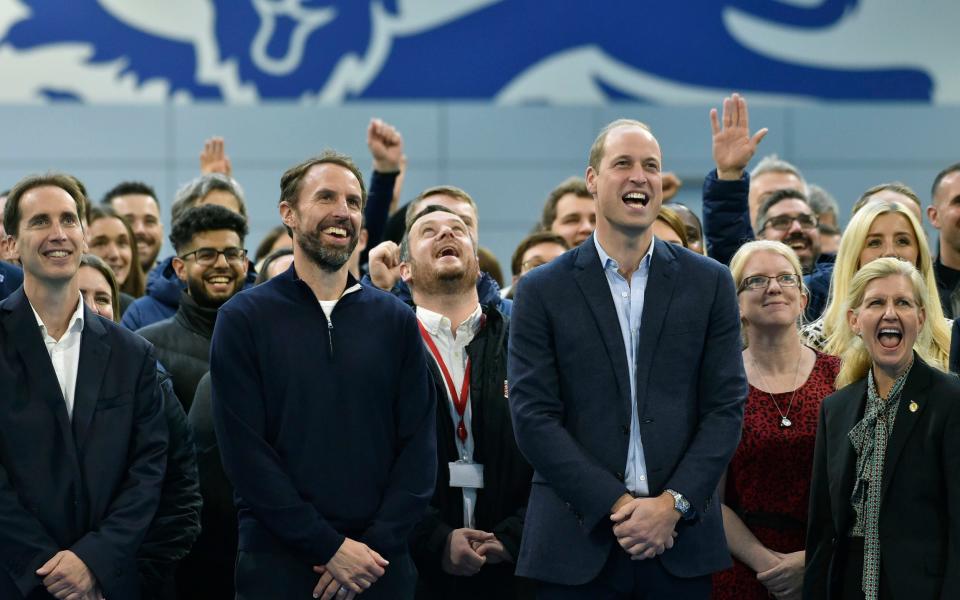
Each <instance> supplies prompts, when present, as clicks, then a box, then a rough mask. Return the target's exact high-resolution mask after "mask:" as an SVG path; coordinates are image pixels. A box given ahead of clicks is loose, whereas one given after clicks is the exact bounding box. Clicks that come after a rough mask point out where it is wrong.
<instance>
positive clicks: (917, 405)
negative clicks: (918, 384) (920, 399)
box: [908, 400, 920, 412]
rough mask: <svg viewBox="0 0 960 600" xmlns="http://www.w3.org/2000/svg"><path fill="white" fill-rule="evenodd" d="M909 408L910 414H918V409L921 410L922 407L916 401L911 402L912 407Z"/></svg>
mask: <svg viewBox="0 0 960 600" xmlns="http://www.w3.org/2000/svg"><path fill="white" fill-rule="evenodd" d="M908 408H909V409H910V412H917V409H918V408H920V405H919V404H917V403H916V402H915V401H913V400H911V401H910V406H909V407H908Z"/></svg>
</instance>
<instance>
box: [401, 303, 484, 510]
mask: <svg viewBox="0 0 960 600" xmlns="http://www.w3.org/2000/svg"><path fill="white" fill-rule="evenodd" d="M482 317H483V311H481V310H480V305H479V304H478V305H477V308H476V310H474V311H473V313H471V314H470V316H469V317H467V318H466V319H465V320H464V321H463V323H461V324H460V326H459V327H457V335H456V336H454V335H453V332H452V331H451V330H450V326H451V322H450V319H448V318H447V317H445V316H443V315H441V314H439V313H435V312H433V311H431V310H427V309H426V308H423V307H420V306H418V307H417V319H419V320H420V323H421V324H422V325H423V328H424V329H426V330H427V333H429V334H430V338H431V339H432V340H433V343H434V344H436V346H437V350H438V351H439V352H440V356H441V357H442V358H443V362H445V363H446V365H447V369H448V370H449V371H450V377H451V379H453V385H455V386H457V392H458V393H459V391H460V386H462V385H463V376H464V372H465V371H466V368H467V358H468V357H467V346H468V345H469V344H470V342H472V341H473V338H474V337H476V335H477V332H478V331H479V330H480V320H481V318H482ZM430 354H431V356H432V355H433V353H432V352H431V353H430ZM434 361H436V358H434ZM437 367H438V368H439V367H440V365H439V364H438V365H437ZM469 385H470V384H469V382H468V383H467V389H468V393H467V407H466V408H465V409H464V411H463V425H464V427H466V428H467V439H466V441H464V442H461V441H460V438H458V437H457V436H456V431H457V425H459V424H460V415H458V414H457V409H456V407H455V406H454V403H453V401H454V399H453V398H452V397H451V396H450V391H449V390H447V384H446V381H444V382H443V389H444V390H447V393H446V397H447V409H448V410H447V412H448V413H449V415H450V420H451V422H452V423H453V431H454V442H455V443H456V445H457V454H458V455H459V456H460V458H461V459H463V460H468V461H472V460H473V408H472V402H471V401H470V394H469ZM476 505H477V490H476V489H473V488H463V526H464V527H473V526H474V512H475V509H476Z"/></svg>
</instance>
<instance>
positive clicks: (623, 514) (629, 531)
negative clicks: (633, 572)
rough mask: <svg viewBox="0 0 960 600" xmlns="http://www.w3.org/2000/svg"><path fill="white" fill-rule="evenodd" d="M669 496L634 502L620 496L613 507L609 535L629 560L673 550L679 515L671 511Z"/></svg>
mask: <svg viewBox="0 0 960 600" xmlns="http://www.w3.org/2000/svg"><path fill="white" fill-rule="evenodd" d="M673 503H674V502H673V496H671V495H669V494H667V493H664V494H663V495H660V496H657V497H655V498H634V497H632V496H630V495H629V494H624V495H623V496H621V497H620V499H619V500H617V502H616V504H614V506H613V514H611V515H610V520H611V521H613V524H614V525H613V534H614V535H615V536H616V537H617V543H618V544H620V547H621V548H623V549H624V550H626V551H627V553H628V554H629V555H630V558H631V560H645V559H648V558H653V557H655V556H659V555H661V554H663V553H664V552H665V551H667V550H669V549H670V548H673V540H674V539H675V538H676V537H677V532H676V530H675V529H674V528H675V527H676V525H677V521H679V520H680V513H678V512H677V511H676V510H675V509H674V508H673Z"/></svg>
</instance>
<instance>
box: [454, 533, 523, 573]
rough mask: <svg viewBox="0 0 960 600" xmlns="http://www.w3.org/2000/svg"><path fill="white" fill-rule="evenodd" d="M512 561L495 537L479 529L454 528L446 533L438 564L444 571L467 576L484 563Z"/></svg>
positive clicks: (475, 571) (476, 570)
mask: <svg viewBox="0 0 960 600" xmlns="http://www.w3.org/2000/svg"><path fill="white" fill-rule="evenodd" d="M500 562H513V557H512V556H511V555H510V553H509V552H508V551H507V549H506V548H504V546H503V544H502V543H501V542H500V540H498V539H497V537H496V536H495V535H494V534H492V533H489V532H487V531H480V530H479V529H468V528H462V529H454V530H453V531H451V532H450V534H449V535H447V542H446V544H445V545H444V548H443V556H442V558H441V562H440V566H441V568H443V571H444V572H445V573H449V574H450V575H460V576H465V577H469V576H471V575H476V574H477V573H479V572H480V568H481V567H483V565H486V564H491V565H494V564H497V563H500Z"/></svg>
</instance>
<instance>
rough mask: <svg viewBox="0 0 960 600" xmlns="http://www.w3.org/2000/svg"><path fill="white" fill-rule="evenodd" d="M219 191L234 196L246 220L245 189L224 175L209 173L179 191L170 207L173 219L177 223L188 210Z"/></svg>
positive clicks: (191, 181)
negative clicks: (208, 195) (211, 193)
mask: <svg viewBox="0 0 960 600" xmlns="http://www.w3.org/2000/svg"><path fill="white" fill-rule="evenodd" d="M217 190H222V191H224V192H228V193H230V194H233V196H234V197H235V198H236V199H237V203H238V204H239V205H240V215H241V216H242V217H243V218H244V219H246V218H247V205H246V202H245V201H244V197H243V188H242V187H240V184H239V183H237V180H236V179H234V178H233V177H228V176H226V175H223V174H222V173H208V174H206V175H201V176H200V177H197V178H196V179H192V180H190V181H188V182H187V183H185V184H184V185H183V186H181V187H180V189H179V190H177V195H176V196H175V197H174V199H173V204H172V205H171V206H170V217H171V219H172V220H173V221H176V220H177V219H178V218H179V217H180V215H182V214H183V213H184V212H186V210H187V209H188V208H192V207H193V206H195V205H196V204H197V203H198V202H199V201H200V200H201V199H203V198H205V197H206V196H207V194H209V193H210V192H214V191H217Z"/></svg>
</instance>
